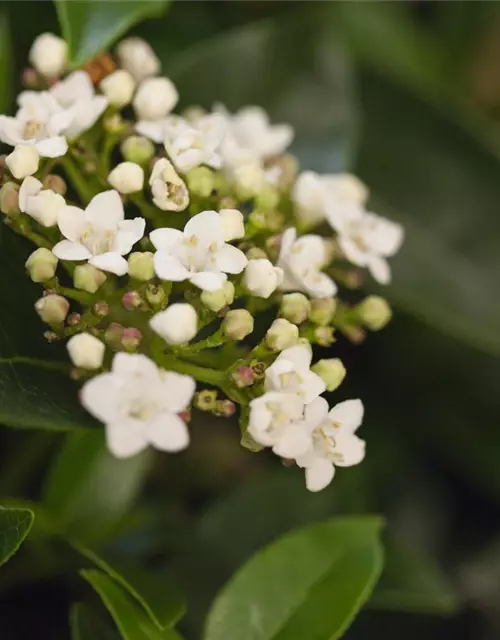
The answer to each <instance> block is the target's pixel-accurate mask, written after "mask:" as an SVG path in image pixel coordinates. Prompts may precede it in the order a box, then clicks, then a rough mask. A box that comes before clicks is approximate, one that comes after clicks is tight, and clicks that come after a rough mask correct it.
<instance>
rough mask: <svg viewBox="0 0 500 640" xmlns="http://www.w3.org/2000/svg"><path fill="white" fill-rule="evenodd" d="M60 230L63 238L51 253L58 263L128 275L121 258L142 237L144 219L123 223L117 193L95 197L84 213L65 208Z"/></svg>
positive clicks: (59, 221) (126, 266) (107, 192)
mask: <svg viewBox="0 0 500 640" xmlns="http://www.w3.org/2000/svg"><path fill="white" fill-rule="evenodd" d="M58 224H59V229H60V230H61V233H62V234H63V236H64V237H65V238H66V240H62V241H61V242H58V243H57V244H56V246H55V247H54V248H53V249H52V251H53V253H54V255H55V256H57V257H58V258H59V259H60V260H88V262H89V264H91V265H92V266H94V267H97V268H98V269H102V270H103V271H111V273H115V274H116V275H118V276H122V275H124V274H125V273H127V270H128V264H127V261H126V260H125V258H124V257H123V256H124V255H126V254H127V253H130V251H131V250H132V247H133V245H134V244H135V243H136V242H137V241H138V240H140V239H141V238H142V236H143V235H144V228H145V225H146V221H145V220H144V218H134V220H125V219H124V212H123V204H122V201H121V198H120V196H119V194H118V192H117V191H113V190H111V191H104V192H103V193H99V194H97V195H96V196H95V197H94V198H92V200H91V201H90V203H89V205H88V206H87V208H86V209H85V211H83V210H82V209H79V208H78V207H72V206H67V205H66V206H65V207H63V208H62V209H61V211H60V212H59V219H58Z"/></svg>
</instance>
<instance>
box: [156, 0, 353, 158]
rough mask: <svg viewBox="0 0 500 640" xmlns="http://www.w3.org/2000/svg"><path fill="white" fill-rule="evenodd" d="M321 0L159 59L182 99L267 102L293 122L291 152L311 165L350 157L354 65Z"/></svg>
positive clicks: (232, 105)
mask: <svg viewBox="0 0 500 640" xmlns="http://www.w3.org/2000/svg"><path fill="white" fill-rule="evenodd" d="M323 4H324V3H313V5H308V7H307V10H304V9H303V8H302V7H301V6H300V5H299V4H298V5H297V7H293V9H290V12H289V15H288V14H287V15H286V16H282V17H281V19H280V20H279V21H278V20H275V21H273V20H268V21H264V22H259V23H254V24H250V25H245V26H243V27H239V28H236V29H233V30H231V31H228V32H225V33H222V34H220V35H216V36H214V37H213V38H211V39H208V40H206V41H202V42H200V43H198V44H197V45H195V46H193V47H191V48H188V49H187V50H186V51H185V52H183V53H181V54H180V55H179V56H177V58H175V57H174V58H172V57H170V59H167V60H165V65H164V66H165V69H166V72H167V74H168V75H169V77H171V78H172V79H173V80H174V82H175V83H176V85H177V87H178V88H179V94H180V96H181V100H182V102H183V105H184V106H185V105H188V104H201V105H202V106H204V107H207V108H211V106H212V105H213V104H214V103H215V102H223V103H224V104H225V105H226V106H227V107H228V108H229V109H231V110H234V109H237V108H239V107H242V106H244V105H248V104H258V105H261V106H263V107H265V108H266V109H267V110H268V111H269V112H270V114H271V117H272V119H273V121H275V122H289V123H291V124H293V125H294V128H295V131H296V138H295V142H294V147H293V148H294V150H295V151H296V152H297V153H298V154H299V156H300V159H301V161H303V162H304V164H305V165H307V166H308V168H310V169H314V168H315V167H317V166H319V165H320V164H321V163H324V162H329V163H330V164H332V165H333V166H335V167H336V168H337V169H340V168H342V167H344V166H345V165H346V164H347V163H348V156H349V155H350V153H351V151H352V146H353V144H354V137H355V130H356V124H357V118H356V115H357V114H356V103H355V96H354V88H353V77H352V68H351V65H350V61H349V59H348V57H347V56H346V53H345V51H344V49H343V48H342V47H340V46H339V45H338V44H336V43H335V42H334V41H333V40H332V38H331V34H330V33H329V32H328V31H327V29H325V26H324V23H323V15H324V11H325V9H324V7H323V6H322V5H323Z"/></svg>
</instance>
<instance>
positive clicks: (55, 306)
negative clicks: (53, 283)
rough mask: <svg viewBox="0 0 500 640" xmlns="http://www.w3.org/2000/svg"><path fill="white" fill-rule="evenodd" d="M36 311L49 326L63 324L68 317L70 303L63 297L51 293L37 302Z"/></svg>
mask: <svg viewBox="0 0 500 640" xmlns="http://www.w3.org/2000/svg"><path fill="white" fill-rule="evenodd" d="M35 310H36V312H37V313H38V315H39V316H40V318H41V319H42V320H43V321H44V322H46V323H47V324H61V323H62V322H64V320H65V319H66V316H67V315H68V311H69V302H68V301H67V300H66V298H63V297H62V296H58V295H57V294H55V293H50V294H49V295H48V296H44V297H43V298H40V299H39V300H37V301H36V302H35Z"/></svg>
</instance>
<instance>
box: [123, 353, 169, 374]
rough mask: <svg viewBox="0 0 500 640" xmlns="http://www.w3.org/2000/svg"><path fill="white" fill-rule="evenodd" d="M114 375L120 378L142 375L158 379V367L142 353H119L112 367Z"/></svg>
mask: <svg viewBox="0 0 500 640" xmlns="http://www.w3.org/2000/svg"><path fill="white" fill-rule="evenodd" d="M111 370H112V372H113V373H117V374H120V376H128V375H130V376H137V375H142V376H146V377H150V378H155V377H158V375H159V374H158V367H157V366H156V364H155V363H154V362H153V361H152V360H150V359H149V358H148V357H147V356H145V355H143V354H142V353H123V352H120V353H117V354H116V355H115V357H114V358H113V363H112V365H111Z"/></svg>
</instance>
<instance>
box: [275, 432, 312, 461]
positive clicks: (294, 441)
mask: <svg viewBox="0 0 500 640" xmlns="http://www.w3.org/2000/svg"><path fill="white" fill-rule="evenodd" d="M310 446H311V434H310V432H309V430H308V429H306V427H305V425H303V424H293V425H290V426H288V427H285V429H284V433H283V435H282V436H281V437H280V438H279V440H278V441H277V442H276V444H275V445H274V446H273V452H274V453H275V454H276V455H278V456H281V457H282V458H296V457H297V456H300V455H302V454H304V453H305V452H306V451H307V450H308V448H309V447H310Z"/></svg>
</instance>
